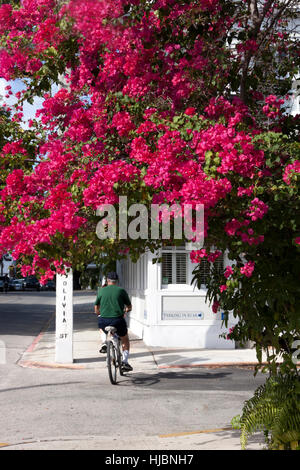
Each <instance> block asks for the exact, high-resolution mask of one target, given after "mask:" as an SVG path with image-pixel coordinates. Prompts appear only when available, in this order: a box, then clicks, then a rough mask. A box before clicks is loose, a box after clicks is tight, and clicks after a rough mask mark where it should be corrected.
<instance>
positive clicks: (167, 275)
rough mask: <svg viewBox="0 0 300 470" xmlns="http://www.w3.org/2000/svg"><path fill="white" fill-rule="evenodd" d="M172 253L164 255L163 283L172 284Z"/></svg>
mask: <svg viewBox="0 0 300 470" xmlns="http://www.w3.org/2000/svg"><path fill="white" fill-rule="evenodd" d="M172 256H173V255H172V253H163V255H162V283H163V284H172Z"/></svg>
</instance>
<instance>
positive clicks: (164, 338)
mask: <svg viewBox="0 0 300 470" xmlns="http://www.w3.org/2000/svg"><path fill="white" fill-rule="evenodd" d="M161 256H162V263H155V264H153V263H152V260H153V259H154V258H157V255H154V254H152V253H151V252H147V253H145V254H144V255H143V256H142V257H141V258H140V259H139V261H138V262H137V263H133V262H131V261H130V260H129V259H127V260H123V261H121V262H118V266H117V270H118V274H119V277H120V285H121V286H122V287H124V288H125V289H126V290H127V292H128V294H129V296H130V298H131V300H132V305H133V309H132V312H131V313H130V317H129V328H130V329H131V331H132V332H133V333H135V334H136V335H138V336H139V337H141V338H142V339H143V340H144V342H145V343H146V344H147V345H149V346H166V347H184V348H202V349H204V348H207V349H234V348H235V343H234V342H233V341H229V340H226V339H224V338H220V334H221V333H224V332H225V333H227V332H228V329H229V328H230V327H232V326H233V325H234V324H235V323H236V320H235V319H234V318H233V317H231V318H230V319H229V324H228V328H225V327H224V326H223V327H221V325H222V312H220V313H217V314H215V313H213V312H212V309H211V307H210V306H209V305H208V304H207V303H206V302H205V297H206V288H205V277H206V274H207V269H209V263H208V262H207V261H203V262H202V263H201V266H202V269H203V285H202V286H201V289H196V288H194V287H193V286H192V285H191V280H192V271H193V269H194V267H195V266H196V265H194V264H192V263H191V261H190V252H189V251H188V250H187V249H186V247H185V246H183V247H167V248H165V249H163V251H162V253H161ZM220 262H221V263H222V267H223V263H224V260H223V259H222V260H221V261H220ZM228 264H230V262H229V261H228V262H226V265H228Z"/></svg>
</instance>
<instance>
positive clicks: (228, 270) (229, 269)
mask: <svg viewBox="0 0 300 470" xmlns="http://www.w3.org/2000/svg"><path fill="white" fill-rule="evenodd" d="M232 274H233V269H232V267H231V266H226V269H225V273H224V276H225V277H226V279H228V278H229V277H230V276H232Z"/></svg>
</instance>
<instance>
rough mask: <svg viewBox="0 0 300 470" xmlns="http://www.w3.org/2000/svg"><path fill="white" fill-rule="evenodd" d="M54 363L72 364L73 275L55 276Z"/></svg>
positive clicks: (70, 271) (69, 272)
mask: <svg viewBox="0 0 300 470" xmlns="http://www.w3.org/2000/svg"><path fill="white" fill-rule="evenodd" d="M55 332H56V335H55V336H56V340H55V362H58V363H60V364H69V363H72V362H73V273H72V270H71V269H70V270H69V271H68V273H67V274H66V275H59V274H58V275H57V276H56V325H55Z"/></svg>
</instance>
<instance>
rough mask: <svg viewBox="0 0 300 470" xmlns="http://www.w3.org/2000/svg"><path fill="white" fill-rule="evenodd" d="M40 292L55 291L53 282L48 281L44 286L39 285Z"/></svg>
mask: <svg viewBox="0 0 300 470" xmlns="http://www.w3.org/2000/svg"><path fill="white" fill-rule="evenodd" d="M41 290H55V282H54V281H51V280H49V281H47V282H46V284H44V285H42V284H41Z"/></svg>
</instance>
